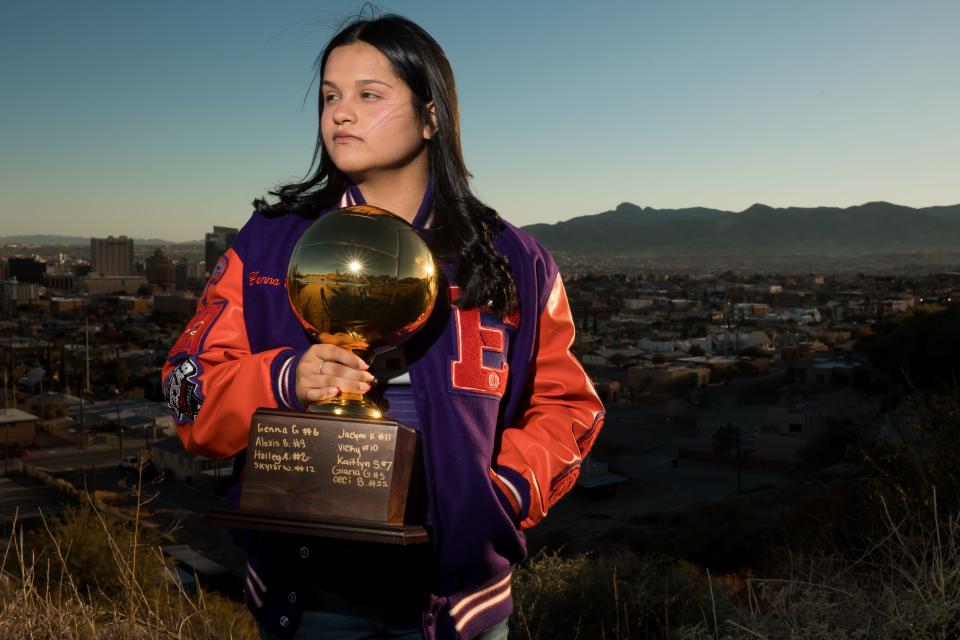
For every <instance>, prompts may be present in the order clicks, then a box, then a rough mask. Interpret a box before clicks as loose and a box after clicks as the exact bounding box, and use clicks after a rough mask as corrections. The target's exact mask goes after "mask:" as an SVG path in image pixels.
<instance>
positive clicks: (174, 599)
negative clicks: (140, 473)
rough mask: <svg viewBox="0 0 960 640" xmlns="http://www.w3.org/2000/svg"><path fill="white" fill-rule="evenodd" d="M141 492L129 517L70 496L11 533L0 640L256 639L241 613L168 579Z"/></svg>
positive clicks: (0, 592)
mask: <svg viewBox="0 0 960 640" xmlns="http://www.w3.org/2000/svg"><path fill="white" fill-rule="evenodd" d="M51 481H52V482H53V484H54V485H55V484H56V480H54V479H51ZM142 486H143V485H142V484H138V486H137V487H136V488H134V489H133V491H132V497H133V500H132V501H131V502H132V505H131V509H130V512H129V513H127V512H123V511H119V510H117V509H116V508H115V507H109V508H108V509H107V510H106V511H105V510H102V509H101V508H100V507H99V506H98V504H96V503H95V502H94V500H95V499H94V498H93V497H91V496H89V494H86V493H85V492H79V493H77V494H76V495H77V497H78V498H79V499H80V500H81V501H80V502H79V504H78V505H77V506H75V507H69V508H68V509H67V510H66V512H65V514H64V516H63V517H62V518H52V519H47V520H45V522H44V528H43V529H42V530H38V531H33V532H30V533H29V534H26V533H24V531H22V530H21V529H19V528H18V527H14V534H13V535H12V536H11V538H10V540H9V543H8V544H7V545H6V548H5V549H4V550H3V558H2V562H0V640H8V639H10V640H27V639H30V640H32V639H38V640H39V639H47V638H50V639H56V640H61V639H63V640H66V639H73V638H77V639H83V640H168V639H178V640H181V639H182V640H200V639H208V638H210V639H213V638H217V639H220V638H229V639H237V640H246V639H250V640H253V639H255V638H258V637H259V635H258V634H257V630H256V626H255V624H254V622H253V619H252V618H251V617H250V616H249V614H248V613H247V611H246V610H245V609H244V608H243V606H242V605H240V604H239V603H235V602H232V601H230V600H228V599H226V598H223V597H222V596H219V595H217V594H215V593H205V592H204V591H203V590H202V589H198V590H197V591H196V592H195V593H190V592H188V591H186V590H185V589H184V588H183V586H182V585H181V584H180V582H179V580H176V579H174V573H173V567H172V564H171V563H170V561H168V560H166V559H165V558H164V557H163V554H162V552H161V550H160V542H161V540H162V538H161V536H160V535H159V534H158V533H157V532H155V531H154V530H152V529H150V528H145V527H144V526H143V522H142V521H141V518H140V515H141V511H142V509H143V506H144V504H145V503H146V502H147V500H145V499H143V498H142V497H141V496H142V491H141V488H142ZM61 488H63V487H61ZM63 489H64V490H65V492H66V493H72V492H71V491H68V490H66V489H65V488H63ZM71 489H72V487H71ZM96 502H97V503H99V502H100V501H99V500H97V501H96ZM100 506H102V504H101V505H100Z"/></svg>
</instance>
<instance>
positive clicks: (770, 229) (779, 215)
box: [524, 202, 960, 256]
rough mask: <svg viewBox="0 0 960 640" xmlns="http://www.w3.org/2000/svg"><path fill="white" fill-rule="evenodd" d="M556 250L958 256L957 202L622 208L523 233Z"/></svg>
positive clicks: (575, 252)
mask: <svg viewBox="0 0 960 640" xmlns="http://www.w3.org/2000/svg"><path fill="white" fill-rule="evenodd" d="M524 229H525V230H526V231H528V232H529V233H530V234H531V235H533V236H534V237H535V238H537V240H539V241H540V242H541V243H542V244H543V245H544V246H545V247H547V248H548V249H550V250H552V251H563V252H567V253H570V254H573V255H593V256H600V255H606V256H615V255H621V254H625V253H637V252H640V253H643V254H645V255H663V256H700V255H731V254H738V253H749V254H750V255H831V256H858V255H869V254H903V253H912V252H955V251H957V250H958V247H960V204H958V205H953V206H942V207H926V208H922V209H913V208H911V207H903V206H900V205H895V204H890V203H889V202H868V203H866V204H863V205H859V206H855V207H848V208H846V209H842V208H838V207H815V208H800V207H789V208H786V209H774V208H773V207H769V206H767V205H764V204H755V205H753V206H751V207H749V208H748V209H746V210H744V211H740V212H732V211H721V210H718V209H706V208H703V207H695V208H691V209H651V208H650V207H643V208H641V207H638V206H637V205H634V204H630V203H628V202H625V203H623V204H621V205H620V206H618V207H617V208H616V209H615V210H613V211H605V212H603V213H598V214H595V215H585V216H579V217H576V218H572V219H570V220H566V221H564V222H558V223H556V224H533V225H528V226H526V227H524Z"/></svg>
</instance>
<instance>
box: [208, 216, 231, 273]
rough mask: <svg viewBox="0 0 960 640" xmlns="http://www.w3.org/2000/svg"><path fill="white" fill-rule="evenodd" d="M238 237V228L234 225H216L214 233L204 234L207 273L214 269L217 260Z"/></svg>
mask: <svg viewBox="0 0 960 640" xmlns="http://www.w3.org/2000/svg"><path fill="white" fill-rule="evenodd" d="M236 237H237V229H234V228H233V227H216V226H215V227H214V228H213V233H209V232H208V233H207V234H206V236H204V241H205V242H204V244H205V245H206V246H205V251H204V258H206V265H207V275H209V274H210V272H212V271H213V267H214V266H216V264H217V260H219V259H220V256H222V255H223V254H224V253H226V251H227V249H229V248H230V247H232V246H233V241H234V239H235V238H236Z"/></svg>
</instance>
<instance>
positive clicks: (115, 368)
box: [103, 358, 130, 389]
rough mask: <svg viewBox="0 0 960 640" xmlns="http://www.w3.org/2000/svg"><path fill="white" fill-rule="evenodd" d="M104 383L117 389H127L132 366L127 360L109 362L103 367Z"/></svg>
mask: <svg viewBox="0 0 960 640" xmlns="http://www.w3.org/2000/svg"><path fill="white" fill-rule="evenodd" d="M103 381H104V382H106V383H107V384H112V385H114V386H115V387H117V388H118V389H119V388H122V387H125V386H126V384H127V382H129V381H130V366H129V365H128V364H127V361H126V360H123V359H121V358H116V359H114V360H107V361H106V362H105V363H104V365H103Z"/></svg>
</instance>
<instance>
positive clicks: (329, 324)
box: [207, 206, 438, 544]
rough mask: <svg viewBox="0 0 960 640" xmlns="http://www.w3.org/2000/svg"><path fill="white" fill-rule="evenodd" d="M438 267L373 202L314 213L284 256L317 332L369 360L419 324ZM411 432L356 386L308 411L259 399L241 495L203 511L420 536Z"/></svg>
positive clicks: (402, 539) (368, 534)
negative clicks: (236, 502) (230, 505)
mask: <svg viewBox="0 0 960 640" xmlns="http://www.w3.org/2000/svg"><path fill="white" fill-rule="evenodd" d="M437 291H438V276H437V269H436V265H435V263H434V259H433V256H432V254H431V253H430V250H429V249H428V247H427V245H426V243H425V242H424V241H423V240H422V239H421V238H420V236H419V235H418V234H417V232H416V231H415V230H414V228H413V227H412V226H411V225H410V224H409V223H407V222H406V221H405V220H403V219H402V218H399V217H397V216H395V215H393V214H391V213H389V212H387V211H384V210H383V209H379V208H377V207H371V206H353V207H347V208H345V209H340V210H337V211H332V212H329V213H327V214H325V215H323V216H321V217H320V219H318V220H317V221H316V222H315V223H313V225H311V226H310V227H309V228H308V229H307V230H306V231H305V232H304V233H303V235H302V236H301V237H300V240H299V242H298V243H297V245H296V247H295V248H294V250H293V253H292V255H291V258H290V266H289V269H288V272H287V292H288V294H289V297H290V303H291V305H292V307H293V309H294V311H295V312H296V314H297V316H298V317H299V318H300V321H301V322H302V324H303V326H304V328H305V329H306V330H307V331H308V332H309V333H310V334H311V335H312V336H313V337H314V339H315V340H317V341H318V342H323V343H332V344H336V345H339V346H341V347H343V348H345V349H349V350H350V351H352V352H353V353H355V354H356V355H358V356H359V357H360V358H362V359H363V360H364V361H366V362H367V363H368V364H369V363H370V362H372V360H373V358H374V357H375V356H376V355H377V354H378V353H381V352H383V351H387V350H389V349H391V348H394V347H398V346H400V345H402V344H403V343H404V342H405V341H406V340H408V339H409V338H410V337H411V336H413V334H414V333H416V332H417V331H418V330H419V329H420V328H421V327H423V325H424V324H425V323H426V321H427V319H428V318H429V317H430V313H431V312H432V311H433V306H434V303H435V302H436V299H437ZM422 468H423V465H422V461H421V453H420V449H419V443H418V439H417V432H416V431H415V430H414V429H411V428H409V427H407V426H404V425H402V424H400V423H399V422H397V421H395V420H391V419H389V418H385V417H383V416H382V415H381V409H380V407H378V406H377V405H376V404H374V403H372V402H370V401H368V400H367V399H366V398H365V397H364V396H363V394H360V393H346V392H344V393H341V394H340V395H338V396H336V397H334V398H330V399H328V400H325V401H322V402H318V403H313V404H311V405H310V406H309V407H308V410H307V412H296V411H285V410H279V409H268V408H261V409H258V410H257V411H256V412H255V413H254V415H253V419H252V420H251V423H250V439H249V442H248V447H247V457H246V463H245V467H244V479H243V484H242V489H241V496H240V506H239V509H236V510H218V511H214V512H210V513H209V514H208V516H207V518H208V520H211V521H213V522H216V523H218V524H227V525H229V526H234V527H241V528H253V529H263V530H271V531H282V532H287V533H300V534H310V535H318V536H324V537H333V538H344V539H353V540H371V541H378V542H388V543H396V544H411V543H419V542H426V541H427V533H426V530H425V529H424V528H423V526H422V522H423V517H424V510H425V504H424V490H423V471H422Z"/></svg>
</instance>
